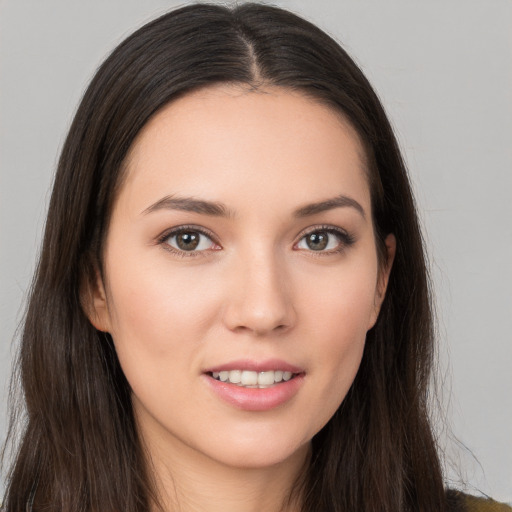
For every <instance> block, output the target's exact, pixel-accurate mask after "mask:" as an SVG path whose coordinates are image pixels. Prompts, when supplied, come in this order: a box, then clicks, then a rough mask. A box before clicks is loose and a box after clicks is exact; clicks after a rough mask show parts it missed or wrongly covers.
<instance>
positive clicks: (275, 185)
mask: <svg viewBox="0 0 512 512" xmlns="http://www.w3.org/2000/svg"><path fill="white" fill-rule="evenodd" d="M126 173H127V174H126V181H125V182H124V183H123V186H122V188H121V190H120V193H119V195H118V198H117V200H116V202H115V205H114V210H113V215H112V219H111V223H110V226H109V231H108V236H107V241H106V246H105V251H104V275H105V281H104V282H103V283H102V282H99V283H98V286H97V289H96V290H95V295H94V309H93V313H92V314H91V320H92V322H93V323H94V324H95V325H96V327H98V328H99V329H101V330H105V331H108V332H110V333H111V335H112V337H113V340H114V344H115V347H116V350H117V354H118V356H119V360H120V363H121V366H122V368H123V370H124V372H125V374H126V378H127V379H128V382H129V384H130V386H131V389H132V391H133V406H134V411H135V415H136V418H137V422H138V425H139V428H140V430H141V432H142V435H143V437H144V440H145V442H146V443H147V445H148V446H149V447H150V449H151V450H152V451H153V453H154V454H156V456H157V457H158V456H161V457H166V456H167V455H169V456H170V457H175V460H176V457H179V460H181V461H183V460H196V461H201V460H209V461H210V462H211V461H212V460H213V461H216V462H221V463H223V464H227V465H230V466H237V467H263V466H268V465H273V464H276V463H279V462H282V461H286V460H290V458H292V457H293V456H297V454H301V453H302V454H304V453H305V452H306V451H307V449H308V446H309V441H310V440H311V438H312V437H313V436H314V435H315V434H316V433H317V432H318V431H319V430H320V429H321V428H322V427H323V426H324V425H325V424H326V423H327V421H328V420H329V419H330V418H331V416H332V415H333V414H334V412H335V411H336V409H337V408H338V407H339V405H340V404H341V402H342V401H343V399H344V397H345V396H346V394H347V391H348V389H349V388H350V385H351V384H352V381H353V380H354V377H355V375H356V372H357V370H358V368H359V364H360V361H361V357H362V354H363V348H364V343H365V335H366V332H367V331H368V329H370V328H371V327H372V326H373V324H374V322H375V320H376V318H377V314H378V311H379V307H380V304H381V301H382V299H383V294H384V290H385V285H386V282H387V274H388V271H387V269H385V270H384V271H383V272H381V273H380V274H379V271H378V267H379V266H378V262H377V252H376V246H375V239H374V229H373V225H372V213H371V205H370V193H369V188H368V181H367V175H366V170H365V159H364V154H363V149H362V147H361V144H360V143H359V141H358V138H357V136H356V134H355V132H354V130H353V129H351V128H350V126H348V124H347V123H346V122H344V121H343V119H341V117H340V116H339V115H338V114H336V113H334V112H333V111H332V110H330V109H328V108H327V107H325V106H322V105H319V104H318V103H316V102H314V101H312V100H310V99H307V98H305V97H304V96H302V95H300V94H298V93H295V92H291V91H288V90H286V89H279V88H269V89H266V90H263V91H259V92H248V91H246V90H243V89H242V88H239V87H236V88H235V87H228V86H222V87H220V86H219V87H215V88H209V89H206V90H202V91H199V92H195V93H193V94H189V95H187V96H185V97H183V98H181V99H179V100H177V101H175V102H174V103H172V104H170V105H168V106H167V107H165V108H164V109H162V110H161V111H160V112H159V113H158V114H157V115H156V116H155V117H154V118H153V119H152V120H151V121H150V122H149V123H148V124H147V125H146V126H145V128H144V129H143V130H142V132H141V133H140V135H139V136H138V138H137V140H136V142H135V143H134V145H133V147H132V149H131V151H130V154H129V156H128V158H127V162H126ZM387 244H388V250H389V251H390V253H392V252H393V238H392V236H390V237H388V240H387ZM240 381H241V382H240ZM241 384H242V385H241ZM187 457H189V459H187Z"/></svg>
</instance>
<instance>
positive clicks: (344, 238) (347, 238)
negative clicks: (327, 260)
mask: <svg viewBox="0 0 512 512" xmlns="http://www.w3.org/2000/svg"><path fill="white" fill-rule="evenodd" d="M318 231H324V232H327V233H330V234H334V235H336V236H337V237H338V238H339V239H340V244H339V247H337V248H336V249H331V250H327V251H313V250H307V249H298V248H297V250H300V251H305V252H308V253H311V254H313V255H315V256H321V255H322V254H324V255H329V254H337V253H340V252H343V251H344V250H346V249H347V248H348V247H350V246H351V245H353V244H354V243H355V241H356V240H355V237H354V236H353V235H352V234H350V233H349V232H348V231H347V230H345V229H343V228H340V227H339V226H333V225H332V224H320V225H317V226H310V227H308V228H306V229H304V230H303V231H301V232H300V233H299V235H298V236H297V242H295V244H294V245H293V247H294V248H296V247H297V245H298V244H299V243H300V242H301V241H302V239H303V238H304V237H306V236H307V235H311V234H312V233H316V232H318Z"/></svg>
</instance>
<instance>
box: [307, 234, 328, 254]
mask: <svg viewBox="0 0 512 512" xmlns="http://www.w3.org/2000/svg"><path fill="white" fill-rule="evenodd" d="M327 241H328V235H327V233H325V232H319V233H311V234H310V235H309V236H308V237H307V239H306V243H307V245H308V247H309V248H310V249H312V250H313V251H321V250H322V249H325V248H326V247H327Z"/></svg>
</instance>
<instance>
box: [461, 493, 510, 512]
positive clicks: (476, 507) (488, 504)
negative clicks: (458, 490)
mask: <svg viewBox="0 0 512 512" xmlns="http://www.w3.org/2000/svg"><path fill="white" fill-rule="evenodd" d="M464 504H465V506H466V511H467V512H512V507H509V506H508V505H505V504H504V503H498V502H497V501H494V500H490V499H485V498H477V497H476V496H469V495H467V496H465V497H464Z"/></svg>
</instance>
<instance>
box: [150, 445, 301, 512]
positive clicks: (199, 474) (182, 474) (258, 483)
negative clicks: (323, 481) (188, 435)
mask: <svg viewBox="0 0 512 512" xmlns="http://www.w3.org/2000/svg"><path fill="white" fill-rule="evenodd" d="M145 444H146V450H147V452H148V454H149V458H150V461H151V462H150V470H152V472H153V474H154V485H155V487H156V493H157V496H158V499H159V505H160V507H161V508H159V507H157V506H155V507H154V508H153V510H152V512H160V511H163V512H176V511H179V512H205V511H208V512H260V511H262V510H264V511H266V512H298V511H299V510H300V502H301V499H300V491H299V490H297V492H293V490H294V485H296V484H297V481H298V479H299V478H300V476H301V474H302V472H303V470H304V468H305V466H306V464H307V463H308V460H309V453H310V447H309V445H305V446H304V447H303V448H301V449H300V450H299V451H297V452H295V453H294V454H293V455H292V456H291V457H289V458H288V459H286V460H284V461H282V462H279V463H277V464H274V465H271V466H266V467H233V466H227V465H225V464H222V463H219V462H218V461H215V460H213V459H211V458H209V457H207V456H205V455H204V454H198V453H197V452H195V450H193V449H192V448H190V447H188V446H186V445H183V444H181V445H178V446H176V445H172V446H166V447H163V446H158V447H157V446H150V445H148V443H145Z"/></svg>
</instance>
